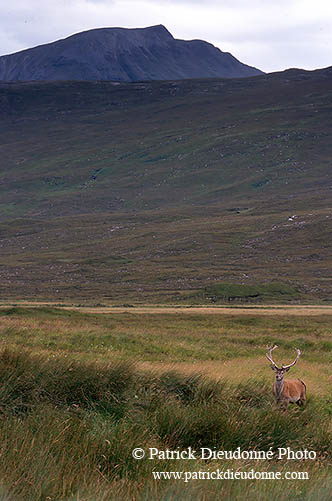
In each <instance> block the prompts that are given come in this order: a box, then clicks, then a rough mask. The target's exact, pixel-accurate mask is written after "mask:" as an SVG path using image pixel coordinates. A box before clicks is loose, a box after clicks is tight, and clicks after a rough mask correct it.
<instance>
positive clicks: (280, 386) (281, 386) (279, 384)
mask: <svg viewBox="0 0 332 501" xmlns="http://www.w3.org/2000/svg"><path fill="white" fill-rule="evenodd" d="M283 389H284V378H282V379H280V380H279V381H278V380H277V379H276V382H275V390H276V396H280V395H282V392H283Z"/></svg>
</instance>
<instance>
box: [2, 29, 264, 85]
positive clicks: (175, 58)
mask: <svg viewBox="0 0 332 501" xmlns="http://www.w3.org/2000/svg"><path fill="white" fill-rule="evenodd" d="M261 74H262V72H261V71H260V70H257V69H256V68H253V67H251V66H247V65H245V64H242V63H240V61H238V60H237V59H235V57H233V56H232V55H231V54H229V53H225V52H221V50H219V49H218V48H216V47H214V46H213V45H211V44H210V43H207V42H204V41H201V40H192V41H184V40H176V39H175V38H173V36H172V35H171V34H170V33H169V31H167V29H166V28H165V27H164V26H161V25H160V26H152V27H149V28H137V29H125V28H101V29H94V30H89V31H85V32H82V33H78V34H75V35H72V36H70V37H68V38H65V39H64V40H59V41H57V42H53V43H49V44H46V45H40V46H38V47H34V48H32V49H27V50H23V51H21V52H17V53H15V54H10V55H7V56H2V57H0V80H3V81H27V80H115V81H122V82H134V81H139V80H175V79H185V78H207V77H210V78H211V77H223V78H235V77H248V76H254V75H261Z"/></svg>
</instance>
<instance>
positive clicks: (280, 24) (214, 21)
mask: <svg viewBox="0 0 332 501" xmlns="http://www.w3.org/2000/svg"><path fill="white" fill-rule="evenodd" d="M0 12H1V17H0V55H4V54H9V53H12V52H16V51H19V50H22V49H26V48H28V47H33V46H35V45H40V44H43V43H48V42H52V41H54V40H58V39H59V38H65V37H67V36H69V35H72V34H73V33H77V32H79V31H84V30H88V29H92V28H101V27H114V26H117V27H125V28H141V27H146V26H152V25H155V24H163V25H164V26H166V28H167V29H168V30H169V31H170V32H171V33H172V35H173V36H174V37H175V38H180V39H183V40H192V39H201V40H206V41H208V42H211V43H213V44H214V45H216V46H217V47H219V48H220V49H221V50H222V51H224V52H231V53H232V54H233V55H234V56H235V57H236V58H238V59H239V60H240V61H241V62H244V63H246V64H250V65H252V66H256V67H257V68H260V69H261V70H263V71H267V72H269V71H278V70H283V69H286V68H290V67H297V68H305V69H308V70H309V69H315V68H322V67H325V66H332V2H331V0H0Z"/></svg>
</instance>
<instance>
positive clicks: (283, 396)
mask: <svg viewBox="0 0 332 501" xmlns="http://www.w3.org/2000/svg"><path fill="white" fill-rule="evenodd" d="M275 348H278V346H277V345H274V346H273V348H272V347H270V348H268V352H267V354H266V358H267V359H268V360H269V361H270V362H271V369H272V370H274V372H275V373H276V380H275V383H274V385H273V394H274V396H275V399H276V402H277V404H280V405H281V406H282V407H284V408H285V410H287V407H288V404H289V402H291V403H294V402H295V403H297V405H303V404H304V403H305V398H306V397H305V394H306V385H305V384H304V382H303V381H302V380H301V379H286V380H285V379H284V374H285V372H288V371H289V369H290V368H291V367H292V366H293V365H295V364H296V362H297V361H298V359H299V357H300V355H301V351H300V350H298V349H297V350H296V351H297V356H296V359H295V360H294V362H293V363H291V364H289V365H282V366H281V367H278V366H277V365H276V364H275V363H274V362H273V360H272V351H273V350H274V349H275Z"/></svg>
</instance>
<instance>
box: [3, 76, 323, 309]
mask: <svg viewBox="0 0 332 501" xmlns="http://www.w3.org/2000/svg"><path fill="white" fill-rule="evenodd" d="M331 78H332V75H331V69H326V70H320V71H316V72H305V71H299V70H290V71H288V72H284V73H276V74H271V75H263V76H258V77H255V78H249V79H234V80H227V79H226V80H222V79H210V80H184V81H168V82H149V83H132V84H130V83H117V84H116V83H112V82H98V83H96V82H53V83H46V82H41V83H38V82H34V83H24V84H21V83H8V84H1V85H0V110H1V120H0V133H1V170H0V209H1V215H2V218H1V223H0V278H1V282H0V283H1V297H2V298H8V299H14V298H18V297H20V298H30V299H31V298H32V299H33V298H34V299H53V300H56V301H59V302H61V301H67V300H75V301H82V302H84V301H89V302H106V303H107V302H108V301H109V300H110V301H113V302H127V301H128V302H137V301H164V300H171V301H180V300H186V301H188V300H190V301H196V299H195V297H196V296H195V295H196V294H198V293H199V292H200V291H203V290H204V289H205V288H206V287H207V288H209V287H210V286H212V285H214V284H219V283H227V284H232V283H233V284H246V285H255V284H268V283H270V282H277V283H283V284H285V286H286V288H287V287H288V286H289V285H291V287H295V288H296V289H297V290H298V291H299V294H300V296H301V297H306V298H308V300H309V299H310V300H312V299H314V300H315V299H320V300H326V299H330V298H331V294H332V283H331V276H330V275H331V271H330V270H331V265H332V263H331V256H332V253H331V217H332V208H331V206H332V203H331V186H332V179H331V178H332V171H331V144H332V141H331V132H332V120H331V119H332V86H331ZM289 290H290V289H289ZM292 290H293V289H292ZM188 296H190V297H191V299H190V298H189V299H185V298H188ZM200 298H201V296H200ZM206 300H207V301H208V298H207V299H206Z"/></svg>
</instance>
